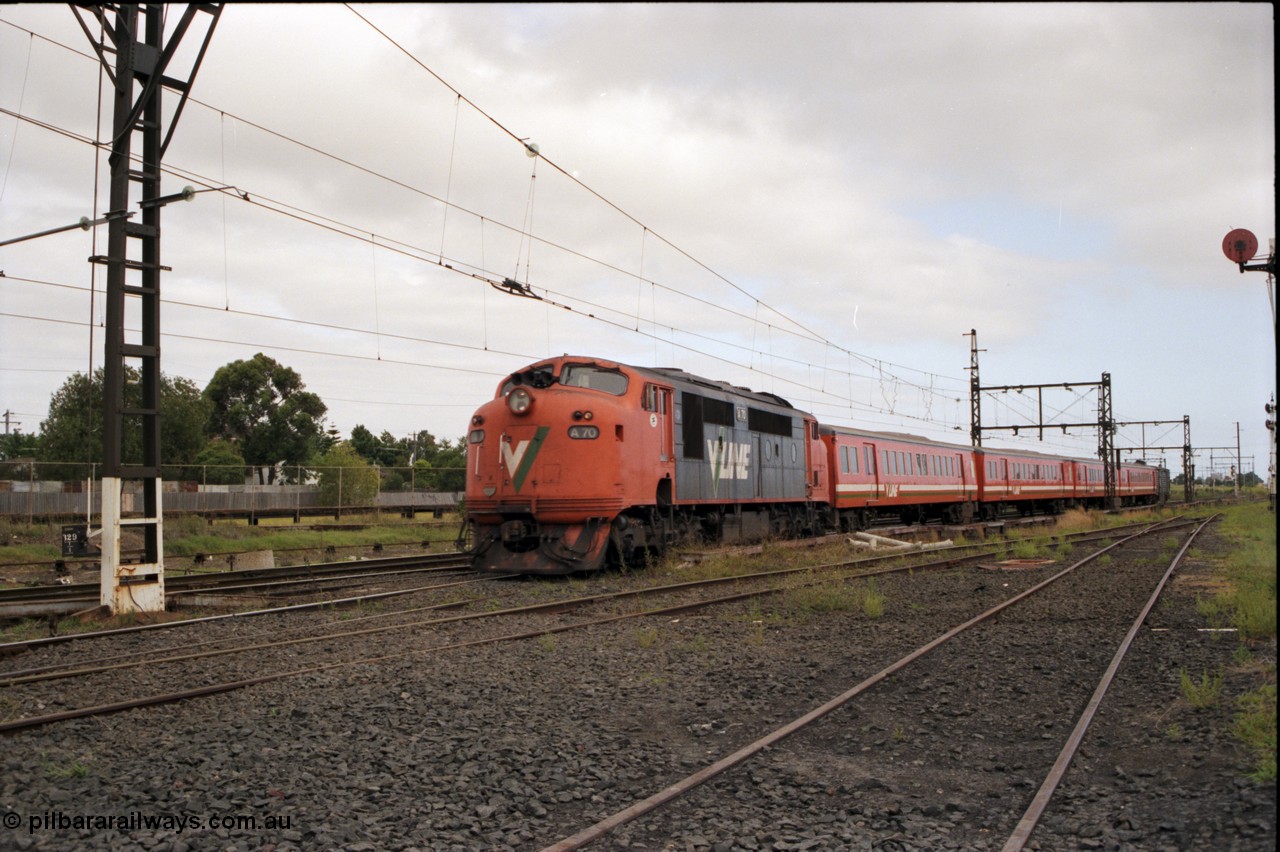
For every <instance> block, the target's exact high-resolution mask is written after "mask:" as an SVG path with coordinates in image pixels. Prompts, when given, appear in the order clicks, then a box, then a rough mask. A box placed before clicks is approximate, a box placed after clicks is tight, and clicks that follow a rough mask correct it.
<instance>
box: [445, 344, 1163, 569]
mask: <svg viewBox="0 0 1280 852" xmlns="http://www.w3.org/2000/svg"><path fill="white" fill-rule="evenodd" d="M466 476H467V486H466V522H465V527H464V534H463V543H464V546H465V547H466V548H467V549H468V550H470V552H471V553H472V554H473V559H474V566H475V567H476V568H478V569H480V570H487V571H496V572H504V573H519V574H570V573H577V572H583V571H594V570H596V569H598V568H600V567H601V566H603V565H604V564H605V562H606V559H609V560H613V561H616V562H626V563H631V564H636V563H637V562H638V561H640V560H643V559H644V557H645V556H646V555H648V554H651V553H661V552H662V551H664V550H665V549H666V548H667V547H668V546H670V545H671V544H673V543H675V542H679V541H684V540H689V539H693V538H700V539H701V540H704V541H713V542H726V543H729V542H741V541H754V540H760V539H763V538H767V537H770V536H778V537H797V536H809V535H818V534H821V533H824V532H830V531H836V530H844V531H852V530H858V529H864V528H866V527H867V526H869V525H870V524H871V523H872V521H874V520H875V519H877V518H878V517H881V516H894V517H897V518H900V519H901V520H902V521H904V522H907V523H914V522H924V521H928V520H934V519H940V520H945V521H948V522H953V523H963V522H967V521H971V520H974V519H977V518H984V519H989V518H994V517H996V516H998V515H1000V514H1002V513H1006V512H1012V511H1019V512H1021V513H1023V514H1029V513H1031V512H1047V513H1057V512H1060V511H1062V510H1063V509H1065V508H1067V507H1072V506H1085V507H1089V506H1101V505H1102V504H1103V499H1104V490H1103V488H1104V481H1103V466H1102V462H1101V461H1099V460H1097V459H1078V458H1066V457H1060V456H1052V455H1046V454H1041V453H1034V452H1024V451H1020V450H1016V451H1015V450H992V449H984V448H975V447H969V446H962V445H957V444H946V443H939V442H936V441H930V440H927V439H924V438H918V437H914V436H911V435H899V434H890V433H883V432H871V431H865V430H861V429H849V428H842V427H833V426H825V425H823V424H821V423H819V422H818V421H817V419H816V418H815V417H814V416H813V415H812V414H807V413H805V412H803V411H800V410H798V409H796V408H794V407H793V406H792V405H791V404H790V403H788V402H787V401H786V400H785V399H782V398H781V397H779V396H775V395H773V394H769V393H759V392H755V391H750V390H747V389H746V388H741V387H735V386H732V385H728V384H725V383H723V382H717V381H712V380H709V379H704V378H700V377H698V376H694V375H690V374H689V373H686V372H684V371H683V370H678V369H669V368H643V367H632V366H627V365H624V364H617V363H614V362H611V361H605V360H601V359H598V358H586V357H574V356H568V355H566V356H564V357H560V358H550V359H547V360H544V361H539V362H537V363H535V364H532V365H530V366H528V367H525V368H524V369H522V370H519V371H518V372H515V373H512V374H511V375H510V376H508V377H507V378H506V379H505V380H504V381H503V382H502V383H501V385H499V387H498V391H497V394H496V395H495V397H494V398H493V399H492V400H490V401H489V402H487V403H485V404H484V405H483V406H481V407H480V408H479V409H478V410H477V411H476V413H475V414H474V415H473V416H472V418H471V424H470V428H469V432H468V437H467V474H466ZM1168 482H1169V481H1168V474H1167V471H1165V470H1164V469H1161V468H1154V467H1150V466H1147V465H1144V464H1141V463H1134V464H1125V465H1122V466H1121V468H1120V470H1119V471H1118V474H1117V485H1116V490H1117V495H1118V496H1119V498H1120V500H1121V502H1122V503H1123V504H1124V505H1136V504H1142V503H1157V502H1160V501H1162V500H1164V499H1166V498H1167V496H1168Z"/></svg>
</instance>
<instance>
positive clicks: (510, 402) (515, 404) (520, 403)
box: [507, 388, 533, 416]
mask: <svg viewBox="0 0 1280 852" xmlns="http://www.w3.org/2000/svg"><path fill="white" fill-rule="evenodd" d="M507 408H509V409H511V413H512V414H515V415H518V416H519V415H525V414H528V413H529V409H531V408H533V394H531V393H529V391H528V390H527V389H526V388H516V389H515V390H513V391H512V392H511V393H509V394H507Z"/></svg>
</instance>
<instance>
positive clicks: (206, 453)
mask: <svg viewBox="0 0 1280 852" xmlns="http://www.w3.org/2000/svg"><path fill="white" fill-rule="evenodd" d="M196 464H197V465H199V466H200V481H202V482H204V483H206V484H208V485H240V484H241V483H243V482H244V469H245V463H244V457H243V456H241V455H240V453H239V452H237V451H236V448H235V447H234V446H233V445H232V444H230V443H229V442H227V441H222V440H213V441H210V442H209V443H208V445H207V446H206V447H205V448H204V450H203V451H201V453H200V455H198V456H196Z"/></svg>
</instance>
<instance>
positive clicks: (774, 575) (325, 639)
mask: <svg viewBox="0 0 1280 852" xmlns="http://www.w3.org/2000/svg"><path fill="white" fill-rule="evenodd" d="M1185 523H1187V522H1186V521H1183V520H1181V519H1174V520H1173V521H1170V522H1164V523H1161V524H1156V525H1149V524H1148V525H1139V526H1140V527H1141V529H1143V530H1144V532H1149V531H1151V530H1154V529H1169V528H1171V527H1176V526H1177V525H1181V524H1185ZM1124 533H1125V530H1123V529H1119V530H1118V529H1114V528H1113V529H1108V530H1103V531H1092V532H1086V533H1078V534H1074V536H1073V537H1074V538H1076V539H1087V538H1089V537H1090V536H1094V537H1097V536H1105V537H1107V538H1112V537H1115V536H1116V535H1123V534H1124ZM1063 538H1064V539H1065V538H1069V537H1067V536H1064V537H1063ZM1003 549H1004V548H1003V544H1002V545H1001V546H998V547H993V546H991V545H985V546H984V545H977V544H975V545H969V546H966V547H964V548H959V549H958V550H965V551H968V552H966V553H948V554H947V555H946V556H944V557H942V558H935V559H930V560H928V561H923V562H921V561H913V562H908V563H905V564H904V563H902V560H901V554H894V553H890V554H884V555H881V556H870V557H865V556H864V557H859V558H856V559H847V560H841V561H838V562H833V563H828V564H825V565H819V566H805V567H801V568H783V569H777V570H771V571H764V572H757V573H754V574H748V575H730V576H723V577H715V578H710V579H702V580H693V581H687V582H680V583H675V584H656V585H647V586H640V587H637V588H631V589H627V590H624V591H614V592H605V593H601V594H593V595H586V596H580V597H573V598H563V597H557V598H554V599H552V600H549V601H543V602H538V603H531V604H524V605H520V606H514V607H508V608H497V609H494V608H485V609H482V610H481V611H479V612H466V613H462V614H457V615H450V616H444V617H436V616H435V615H434V613H435V611H436V610H438V609H442V608H456V607H460V606H464V605H466V603H464V602H459V601H455V600H450V601H449V602H447V603H444V604H428V605H425V606H413V607H410V608H406V609H404V610H399V611H393V612H391V613H387V614H385V616H384V615H377V616H369V617H367V618H370V619H374V618H376V619H379V620H381V619H383V618H384V617H408V620H401V621H398V622H396V623H393V624H384V625H378V626H372V627H364V628H360V629H356V630H352V629H350V625H349V624H344V625H343V627H342V629H340V630H328V629H323V628H322V629H320V630H315V629H313V628H312V627H311V626H306V627H304V628H303V629H302V630H303V632H304V633H305V634H306V635H303V636H299V637H296V638H289V639H276V640H273V641H259V639H260V635H259V636H254V637H250V639H249V641H244V639H243V637H240V639H239V640H235V639H233V640H231V641H230V642H229V643H225V644H229V647H221V648H215V649H209V650H198V651H196V650H192V646H191V643H190V642H189V641H188V642H185V643H184V644H183V649H182V651H181V652H175V653H171V654H169V655H167V656H164V655H163V652H161V653H160V654H157V653H153V652H150V651H149V652H148V653H146V654H138V655H136V656H129V655H120V654H117V655H113V656H112V657H111V658H109V659H106V660H96V659H94V660H80V661H71V662H61V663H56V664H52V663H39V664H36V665H31V666H27V667H25V668H23V669H16V670H10V671H8V672H0V687H4V688H9V689H13V688H17V687H28V686H31V685H37V684H43V683H47V682H50V681H64V680H66V679H69V678H77V679H90V678H92V676H95V675H96V676H104V675H110V674H112V673H116V672H119V671H121V670H123V669H131V668H135V667H142V666H147V667H161V668H163V666H165V665H172V666H177V667H179V668H180V670H181V672H182V677H188V676H190V675H191V665H192V664H193V663H194V662H196V661H207V660H211V659H216V658H225V657H228V656H231V655H241V654H248V653H256V654H264V653H266V652H277V653H278V652H280V651H281V650H283V649H290V650H291V651H296V650H297V649H298V648H300V647H301V646H312V647H314V646H323V645H329V644H332V643H334V642H340V641H344V640H349V639H352V638H354V637H368V636H372V635H380V634H392V633H402V632H410V631H416V630H440V631H447V630H449V629H451V628H456V627H458V626H463V625H465V627H472V626H474V625H475V624H477V623H480V622H488V621H492V620H502V621H504V622H513V621H518V620H520V619H529V618H534V619H537V618H539V617H540V616H543V615H547V614H550V615H554V616H563V615H565V614H567V613H572V612H576V611H581V610H588V609H592V608H595V609H600V608H609V607H614V608H617V607H623V608H624V611H623V612H622V613H621V614H607V615H604V616H601V617H594V618H588V619H585V620H582V621H577V622H567V623H546V622H545V621H536V622H535V623H533V625H532V627H531V628H529V629H517V630H515V631H514V632H504V631H501V630H500V631H497V632H495V631H488V632H487V633H485V632H484V630H485V628H481V632H482V635H480V636H479V637H478V638H476V637H473V636H471V635H469V634H468V635H464V636H462V637H461V638H458V637H454V638H455V639H456V641H445V642H442V643H440V644H436V645H434V646H429V647H427V648H420V647H415V648H414V649H412V650H406V651H399V652H394V653H390V654H380V655H378V656H376V657H366V658H357V659H345V660H337V661H334V660H333V659H332V658H330V657H323V656H321V657H318V658H317V657H312V658H311V659H314V661H315V662H314V665H311V666H307V667H302V668H298V667H296V666H294V667H291V668H288V669H286V670H283V671H273V672H262V673H258V674H256V675H255V676H254V677H251V678H232V679H225V680H222V681H221V682H215V683H213V684H212V685H205V686H201V687H199V688H197V689H187V690H177V691H172V692H160V693H156V694H151V695H145V696H138V697H135V698H130V699H128V700H125V701H116V702H112V703H110V704H106V705H89V706H87V707H79V708H75V709H70V710H64V711H59V712H57V713H49V714H41V713H33V714H29V715H26V717H25V718H22V719H16V720H12V721H9V722H4V723H0V732H5V731H12V730H19V729H22V728H25V727H36V726H40V725H44V724H51V723H54V722H59V721H65V720H67V719H72V718H80V717H83V716H94V715H102V714H105V713H113V712H117V711H119V710H122V709H134V708H138V707H145V706H153V705H158V704H167V703H172V702H176V701H183V700H187V699H191V698H198V697H202V696H207V695H212V694H218V693H220V692H230V691H234V690H237V689H242V688H245V687H248V686H254V685H257V684H260V683H265V682H268V681H271V680H278V679H283V678H289V677H297V676H300V675H303V674H314V673H317V672H321V671H327V670H330V669H334V668H343V667H348V666H352V665H368V664H374V663H382V662H386V661H388V660H392V659H399V658H403V657H406V656H419V655H422V654H427V653H441V652H445V651H449V650H455V649H457V648H461V647H472V646H475V645H485V644H502V643H508V642H513V641H519V640H524V639H529V638H535V637H540V636H548V635H553V634H555V633H560V632H565V631H571V630H582V629H585V628H588V627H592V626H596V625H601V624H608V623H613V622H617V621H620V620H631V619H640V618H652V617H656V616H671V615H675V614H678V613H682V612H688V611H691V610H699V609H704V608H707V607H711V606H717V605H724V604H728V603H732V602H737V601H743V600H747V599H751V598H757V597H762V596H770V595H775V594H778V593H779V592H781V591H783V590H785V589H789V588H795V587H796V585H797V583H798V582H799V583H800V584H803V583H806V582H808V583H810V584H812V583H815V582H826V581H828V580H829V578H830V577H832V576H834V577H836V578H837V579H840V580H848V579H852V578H857V579H867V578H873V577H876V576H882V575H886V574H894V573H904V572H913V571H921V570H926V569H934V570H938V569H947V568H954V567H956V566H958V565H962V564H966V563H969V562H973V561H979V560H984V559H988V558H989V557H991V556H992V555H993V554H999V553H1001V552H1002V550H1003ZM421 558H422V557H414V559H421ZM882 562H888V563H893V564H890V565H889V566H888V567H876V566H877V564H878V563H882ZM325 567H326V568H335V570H336V567H335V566H325ZM444 567H455V566H454V565H453V564H451V563H446V565H445V566H444ZM815 572H817V573H819V574H820V575H821V579H819V580H814V579H807V580H806V579H805V578H811V577H812V575H814V574H815ZM263 573H264V574H266V575H267V576H266V578H263V577H259V578H257V579H260V580H264V579H265V581H266V582H276V581H275V579H274V576H275V574H276V573H277V572H276V571H267V572H263ZM321 574H322V575H323V576H328V575H329V572H328V571H324V572H321ZM221 579H222V580H223V581H229V580H227V578H221ZM232 579H234V578H232ZM488 580H489V582H491V583H497V582H499V580H498V579H496V578H488ZM472 582H475V581H472V580H464V581H461V583H464V584H470V583H472ZM457 585H458V584H455V583H447V584H441V585H438V586H432V587H425V588H422V589H415V590H414V591H417V592H427V591H439V590H441V589H453V588H455V587H456V586H457ZM724 586H733V587H735V589H734V591H732V592H730V593H729V594H715V595H712V596H707V595H706V594H705V592H707V591H711V590H715V589H718V588H721V587H724ZM552 587H554V584H553V586H552ZM652 598H657V599H664V600H665V601H666V602H665V603H664V605H661V606H657V607H650V608H640V607H638V606H636V605H635V604H634V603H632V602H634V601H638V600H641V599H652ZM672 599H674V601H672ZM490 600H491V599H490V598H487V597H486V598H485V600H484V601H483V602H482V603H484V604H488V603H489V602H490ZM424 613H430V614H431V615H429V617H426V618H418V617H417V616H420V615H422V614H424ZM265 614H271V613H270V611H267V612H266V613H265ZM211 620H212V619H200V620H197V622H195V623H208V622H209V621H211ZM169 626H170V627H175V628H176V627H181V626H183V623H181V622H179V623H171V624H170V625H169ZM522 627H529V625H527V624H525V625H522ZM114 633H115V631H111V632H110V634H114ZM65 638H66V640H67V641H69V640H72V639H76V640H80V641H88V640H92V639H97V638H101V637H99V636H95V635H94V634H88V635H73V636H68V637H65ZM108 638H109V636H108ZM49 644H51V640H49V639H38V640H29V641H26V642H15V643H9V644H7V645H0V657H3V656H4V655H9V656H12V655H14V654H16V653H21V652H23V651H29V650H32V649H35V648H40V647H46V646H48V645H49ZM289 659H290V662H296V661H297V658H296V657H295V656H293V655H290V658H289ZM203 679H204V680H206V681H210V680H217V675H214V674H209V675H208V676H206V677H204V678H203ZM59 686H60V687H63V688H65V687H64V685H62V684H60V685H59ZM89 689H90V690H92V689H93V687H92V686H90V687H89ZM13 700H15V701H18V702H19V703H21V699H13ZM27 700H28V701H29V702H31V703H34V704H35V705H38V706H43V705H45V704H48V703H50V702H53V703H58V702H59V701H60V700H61V699H60V697H55V696H43V697H42V696H39V695H28V697H27ZM19 715H23V714H21V712H20V713H19Z"/></svg>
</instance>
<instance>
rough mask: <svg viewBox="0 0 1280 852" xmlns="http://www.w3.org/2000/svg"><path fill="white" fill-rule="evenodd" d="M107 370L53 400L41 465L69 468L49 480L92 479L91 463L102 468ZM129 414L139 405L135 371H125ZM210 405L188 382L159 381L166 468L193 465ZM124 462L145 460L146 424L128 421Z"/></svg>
mask: <svg viewBox="0 0 1280 852" xmlns="http://www.w3.org/2000/svg"><path fill="white" fill-rule="evenodd" d="M105 376H106V371H105V369H103V368H101V367H99V368H98V369H97V370H96V371H94V374H93V377H92V379H91V378H90V377H89V376H87V375H85V374H84V373H76V374H75V375H73V376H71V377H70V378H68V379H67V380H66V381H65V382H64V383H63V385H62V387H61V388H59V389H58V390H57V391H56V392H54V394H53V396H52V397H51V398H50V400H49V416H48V418H47V419H46V420H44V421H42V422H41V424H40V432H41V434H40V450H41V460H42V461H46V462H66V463H67V464H65V465H63V464H59V465H57V466H56V467H52V468H47V469H45V470H44V472H43V474H42V475H43V476H45V477H47V478H51V479H81V478H83V477H85V476H87V475H88V470H89V468H88V463H89V462H101V461H102V456H103V448H102V412H103V397H102V387H103V381H104V379H105ZM124 379H125V385H124V405H125V408H137V407H139V406H140V405H141V401H142V389H141V384H140V379H141V374H140V373H139V372H138V371H137V370H135V369H133V368H132V367H125V370H124ZM208 418H209V403H208V402H206V401H205V399H204V398H203V396H202V395H201V393H200V389H199V388H198V387H197V386H196V384H195V383H194V382H192V381H191V380H190V379H184V378H181V377H178V378H170V377H168V376H165V375H163V374H162V375H161V376H160V459H161V461H162V462H163V463H164V465H165V466H166V469H168V468H169V466H171V465H173V466H181V465H189V464H191V463H192V462H194V461H195V458H196V456H197V455H199V453H200V451H201V450H203V449H204V445H205V443H206V439H205V435H204V428H205V423H206V422H207V421H208ZM121 445H122V446H121V458H122V459H123V460H124V461H125V462H126V463H129V464H137V463H139V462H140V461H141V459H142V423H141V420H140V419H139V418H137V417H125V418H124V423H123V429H122V431H121Z"/></svg>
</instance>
